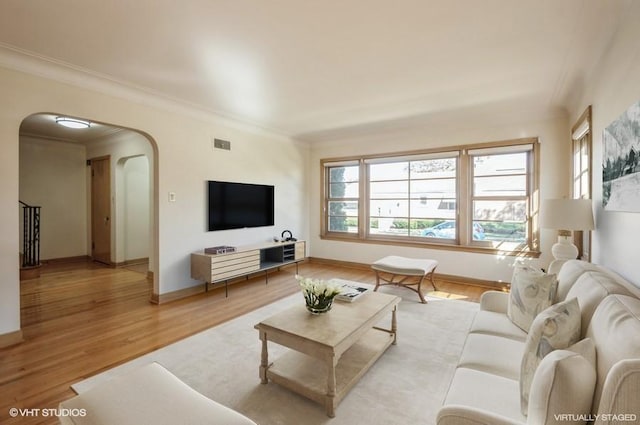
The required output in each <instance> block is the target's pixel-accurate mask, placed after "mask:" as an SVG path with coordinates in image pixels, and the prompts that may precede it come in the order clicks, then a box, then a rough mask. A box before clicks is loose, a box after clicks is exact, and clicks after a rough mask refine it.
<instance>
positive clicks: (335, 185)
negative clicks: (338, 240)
mask: <svg viewBox="0 0 640 425" xmlns="http://www.w3.org/2000/svg"><path fill="white" fill-rule="evenodd" d="M359 174H360V167H359V166H358V165H329V166H328V167H327V176H328V191H327V192H328V196H327V203H326V206H325V208H326V211H327V230H328V231H329V232H335V233H358V227H359V225H358V211H359V193H360V185H359V180H360V177H359Z"/></svg>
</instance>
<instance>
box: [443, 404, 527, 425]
mask: <svg viewBox="0 0 640 425" xmlns="http://www.w3.org/2000/svg"><path fill="white" fill-rule="evenodd" d="M436 423H437V424H438V425H523V422H517V421H514V420H513V419H509V418H505V417H504V416H500V415H496V414H494V413H491V412H489V411H487V410H480V409H476V408H473V407H469V406H459V405H455V404H450V405H447V406H444V407H442V408H441V409H440V411H439V412H438V419H437V421H436Z"/></svg>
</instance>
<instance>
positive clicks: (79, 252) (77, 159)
mask: <svg viewBox="0 0 640 425" xmlns="http://www.w3.org/2000/svg"><path fill="white" fill-rule="evenodd" d="M62 116H63V115H61V114H56V113H37V114H33V115H30V116H28V117H27V118H25V119H24V120H23V122H22V125H21V127H20V139H19V140H20V151H19V153H20V155H19V156H20V158H19V161H20V181H19V196H20V201H23V202H25V203H27V204H31V205H39V206H41V218H40V259H41V261H42V262H44V263H50V262H64V261H74V260H82V259H85V260H86V259H91V258H92V256H93V250H92V247H93V245H94V240H93V239H94V238H93V233H94V231H93V229H92V223H91V220H92V202H91V199H92V196H93V193H92V184H91V182H92V160H93V159H95V158H109V161H108V163H109V168H110V169H109V177H108V179H109V188H108V189H107V190H108V193H107V197H106V199H107V202H108V203H109V204H108V213H106V214H105V215H104V217H103V218H101V220H105V221H107V222H109V225H110V227H109V244H110V245H109V249H108V255H107V256H106V257H104V258H102V259H101V261H102V262H105V263H107V264H108V266H109V267H127V266H130V265H132V264H136V265H137V266H138V269H139V270H141V271H142V269H140V267H141V263H144V265H145V268H146V270H144V272H145V275H147V276H150V277H151V278H152V279H153V276H154V275H155V274H154V273H153V271H154V270H156V268H157V250H158V248H157V239H156V235H157V229H156V227H157V224H156V217H157V213H156V211H157V202H158V200H157V199H155V197H154V190H153V188H154V187H155V186H156V185H157V182H156V178H157V177H156V176H157V172H156V168H157V161H156V155H157V147H156V145H155V142H154V141H153V139H152V138H151V137H149V136H148V135H147V134H145V133H143V132H141V131H138V130H132V129H128V128H123V127H119V126H115V125H111V124H104V123H96V122H91V123H90V126H89V127H87V128H75V129H70V128H65V127H62V126H61V125H59V124H58V123H57V122H56V119H57V118H59V117H62ZM72 118H73V117H72ZM74 119H75V118H74ZM141 198H142V199H141ZM21 226H22V223H21ZM22 249H23V242H22V241H21V250H22ZM153 285H154V287H155V288H156V290H153V292H157V285H158V284H157V279H156V281H155V282H154V283H153ZM34 297H36V298H37V294H34ZM23 300H24V297H23ZM67 310H69V311H70V312H71V311H73V308H72V309H67ZM61 314H64V312H63V311H61ZM48 317H50V316H48Z"/></svg>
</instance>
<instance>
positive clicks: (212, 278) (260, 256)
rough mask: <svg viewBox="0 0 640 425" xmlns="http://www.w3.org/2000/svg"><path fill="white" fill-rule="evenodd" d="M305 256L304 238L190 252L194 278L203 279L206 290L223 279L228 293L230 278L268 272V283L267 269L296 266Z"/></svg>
mask: <svg viewBox="0 0 640 425" xmlns="http://www.w3.org/2000/svg"><path fill="white" fill-rule="evenodd" d="M305 257H306V243H305V241H295V242H269V243H264V244H259V245H251V246H243V247H238V248H237V249H236V251H234V252H227V253H221V254H207V253H205V252H204V251H202V252H194V253H193V254H191V278H192V279H196V280H202V281H204V286H205V290H207V291H208V290H209V285H210V284H215V283H222V282H224V288H225V295H228V288H227V286H228V283H229V280H231V279H234V278H237V277H242V276H245V277H247V278H248V277H249V275H250V274H252V273H258V272H265V282H266V283H268V282H269V276H268V274H267V272H268V271H269V270H272V269H277V268H278V267H281V266H285V265H288V264H295V265H296V273H297V272H298V263H299V262H300V261H303V260H304V259H305Z"/></svg>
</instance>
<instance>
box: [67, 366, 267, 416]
mask: <svg viewBox="0 0 640 425" xmlns="http://www.w3.org/2000/svg"><path fill="white" fill-rule="evenodd" d="M58 418H59V420H60V424H61V425H116V424H117V425H178V424H185V425H186V424H188V425H256V423H255V422H253V421H252V420H251V419H249V418H247V417H246V416H244V415H241V414H240V413H238V412H236V411H234V410H231V409H230V408H228V407H226V406H223V405H221V404H219V403H216V402H215V401H213V400H211V399H209V398H207V397H205V396H203V395H202V394H200V393H199V392H197V391H195V390H194V389H192V388H191V387H189V386H188V385H187V384H185V383H184V382H182V381H181V380H180V379H178V378H177V377H176V376H174V375H173V374H172V373H171V372H169V371H168V370H166V369H165V368H164V367H162V366H161V365H160V364H158V363H149V364H148V365H146V366H143V367H141V368H140V369H137V370H135V371H133V372H131V373H129V374H127V375H123V376H119V377H115V378H113V379H111V380H110V381H107V382H105V383H103V384H100V385H97V386H96V387H94V388H91V389H89V390H87V391H86V392H84V393H82V394H80V395H78V396H75V397H73V398H71V399H69V400H66V401H63V402H62V403H60V406H59V409H58Z"/></svg>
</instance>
